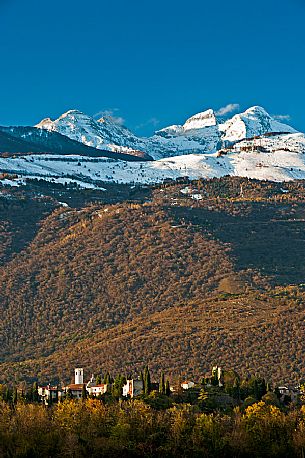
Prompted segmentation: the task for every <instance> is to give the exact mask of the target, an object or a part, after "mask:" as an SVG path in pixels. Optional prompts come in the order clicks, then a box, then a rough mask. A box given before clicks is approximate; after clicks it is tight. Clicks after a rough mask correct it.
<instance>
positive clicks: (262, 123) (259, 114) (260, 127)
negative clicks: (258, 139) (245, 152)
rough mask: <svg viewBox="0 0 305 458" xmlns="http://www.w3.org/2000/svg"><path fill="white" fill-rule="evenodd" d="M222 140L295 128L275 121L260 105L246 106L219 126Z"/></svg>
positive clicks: (234, 139)
mask: <svg viewBox="0 0 305 458" xmlns="http://www.w3.org/2000/svg"><path fill="white" fill-rule="evenodd" d="M220 130H221V131H222V132H223V134H224V136H223V139H224V140H228V141H233V142H234V141H238V140H242V139H244V138H250V137H255V136H257V135H263V134H265V133H267V132H286V133H294V132H296V130H295V129H293V128H292V127H290V126H288V125H287V124H283V123H281V122H278V121H276V120H275V119H274V118H272V117H271V116H270V115H269V113H267V111H266V110H265V109H264V108H262V107H260V106H253V107H250V108H248V109H247V110H246V111H244V112H243V113H239V114H236V115H235V116H233V118H231V119H228V120H227V121H226V122H225V123H223V124H222V125H221V126H220Z"/></svg>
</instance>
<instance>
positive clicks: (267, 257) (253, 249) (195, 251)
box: [0, 178, 305, 381]
mask: <svg viewBox="0 0 305 458" xmlns="http://www.w3.org/2000/svg"><path fill="white" fill-rule="evenodd" d="M44 192H45V193H46V192H47V190H46V189H44ZM49 194H51V193H49ZM198 196H200V197H198ZM142 197H143V201H142V202H136V201H132V200H131V199H130V198H129V201H126V202H120V203H116V204H109V203H106V202H105V201H106V197H105V201H104V202H103V199H102V198H101V199H100V201H99V202H97V200H96V199H95V201H94V202H92V204H91V205H88V204H86V206H84V207H82V206H80V205H79V202H78V205H77V207H61V206H60V205H59V204H58V202H57V201H56V198H55V197H54V194H52V197H40V198H37V190H36V196H32V197H31V196H29V195H27V197H25V196H24V195H23V194H22V193H21V192H19V193H17V192H16V193H15V194H14V192H12V193H11V195H10V196H9V195H5V196H2V197H1V202H0V204H1V205H2V207H1V208H2V209H3V210H2V211H1V224H2V228H3V229H2V230H3V236H2V237H1V239H0V241H1V254H0V257H1V259H2V266H1V267H0V304H1V315H2V319H1V324H0V333H1V334H0V335H1V346H0V359H1V366H0V367H1V374H2V377H1V378H2V379H3V380H12V379H13V378H17V379H18V380H23V379H28V380H30V379H31V380H32V379H35V378H37V377H38V378H39V379H43V380H45V381H48V380H49V379H53V380H55V379H56V378H58V377H59V378H62V379H67V378H69V377H70V374H71V369H73V367H74V365H78V364H81V365H82V366H84V367H85V368H86V370H88V375H89V371H93V372H97V371H99V372H100V371H102V372H105V371H107V370H109V371H116V372H117V371H124V372H128V373H130V374H132V373H135V372H137V371H138V370H139V369H140V368H141V367H142V366H143V363H149V365H150V367H151V368H152V371H156V372H157V371H158V370H159V369H160V368H161V367H162V368H163V369H166V370H167V372H168V373H170V374H172V376H173V377H179V376H198V377H199V376H200V374H201V373H204V372H205V371H207V370H208V369H209V368H210V366H211V364H213V363H218V364H221V365H222V366H229V367H235V368H236V369H237V370H239V371H240V372H243V371H244V372H246V371H252V372H259V373H261V374H262V375H264V376H267V377H270V378H272V379H274V380H276V381H285V380H287V378H288V377H289V379H290V378H291V377H292V378H293V379H294V380H298V379H299V378H300V377H302V376H304V372H303V368H304V367H305V357H304V354H305V353H304V343H303V342H304V339H303V336H304V326H303V323H304V306H303V304H304V298H305V293H304V290H303V285H302V284H303V281H304V278H305V268H304V263H303V253H304V252H305V237H304V235H305V234H304V222H305V191H304V184H303V183H302V182H299V183H297V182H296V183H290V184H289V185H288V184H287V186H286V185H285V189H283V187H282V186H281V185H279V184H272V183H268V182H265V183H264V182H255V181H249V180H246V179H234V178H224V179H221V180H217V179H213V180H208V181H200V182H193V183H191V184H190V183H181V184H168V185H167V186H163V187H156V188H155V189H154V190H152V194H151V195H150V193H148V192H147V190H143V196H142ZM137 199H139V194H137ZM69 203H70V202H69ZM70 205H71V204H70ZM20 208H22V209H23V211H22V212H20V211H17V210H20ZM2 215H3V217H2ZM17 215H19V216H17ZM20 215H23V216H22V217H21V216H20ZM25 215H27V217H26V218H25ZM22 218H25V221H23V219H22Z"/></svg>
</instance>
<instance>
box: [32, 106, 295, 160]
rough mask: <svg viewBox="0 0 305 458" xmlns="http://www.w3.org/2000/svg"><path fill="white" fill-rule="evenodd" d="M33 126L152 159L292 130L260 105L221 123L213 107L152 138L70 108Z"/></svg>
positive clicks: (205, 150) (210, 150) (211, 149)
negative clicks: (138, 135) (142, 154)
mask: <svg viewBox="0 0 305 458" xmlns="http://www.w3.org/2000/svg"><path fill="white" fill-rule="evenodd" d="M36 127H38V128H41V129H46V130H51V131H56V132H59V133H61V134H62V135H66V136H67V137H70V138H72V139H73V140H77V141H79V142H82V143H84V144H86V145H89V146H93V147H95V148H99V149H108V150H111V151H121V152H124V151H125V152H126V151H128V150H130V149H132V150H140V151H144V152H146V153H148V154H149V155H151V156H152V157H153V158H155V159H160V158H164V157H170V156H177V155H184V154H192V153H204V154H208V153H215V152H216V151H217V150H218V149H220V148H221V147H223V146H224V145H225V144H226V143H227V142H235V141H238V140H241V139H243V138H248V137H252V136H255V135H261V134H264V133H266V132H272V131H273V132H286V133H287V132H295V130H294V129H293V128H292V127H290V126H288V125H285V124H282V123H279V122H278V121H276V120H275V119H273V118H272V117H271V116H270V115H269V114H268V113H267V112H266V111H265V110H264V109H263V108H261V107H257V106H256V107H252V108H249V109H248V110H246V111H245V112H244V113H240V114H237V115H235V116H233V118H232V119H229V120H228V121H226V122H225V123H220V122H219V121H218V119H217V117H216V115H215V113H214V111H213V110H211V109H209V110H206V111H204V112H202V113H197V114H195V115H194V116H192V117H191V118H189V119H187V120H186V122H185V123H184V124H183V125H173V126H169V127H165V128H164V129H161V130H159V131H157V132H155V134H154V135H153V136H152V137H148V138H144V137H137V136H136V135H135V134H133V133H132V132H131V131H130V130H129V129H127V128H126V127H124V126H122V125H120V124H119V123H118V122H117V121H116V119H115V118H113V117H111V116H104V117H103V118H101V119H99V120H97V121H96V120H95V119H93V118H92V117H90V116H87V115H85V114H84V113H82V112H80V111H78V110H70V111H68V112H67V113H64V114H63V115H61V116H60V117H59V118H58V119H56V120H54V121H52V120H51V119H50V118H47V119H44V120H43V121H41V122H40V123H39V124H37V125H36Z"/></svg>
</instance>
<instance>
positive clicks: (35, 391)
mask: <svg viewBox="0 0 305 458" xmlns="http://www.w3.org/2000/svg"><path fill="white" fill-rule="evenodd" d="M32 401H33V402H38V401H39V395H38V383H37V382H34V383H33V386H32Z"/></svg>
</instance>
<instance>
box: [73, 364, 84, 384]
mask: <svg viewBox="0 0 305 458" xmlns="http://www.w3.org/2000/svg"><path fill="white" fill-rule="evenodd" d="M74 373H75V385H83V383H84V369H83V368H82V367H77V368H76V369H75V371H74Z"/></svg>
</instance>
